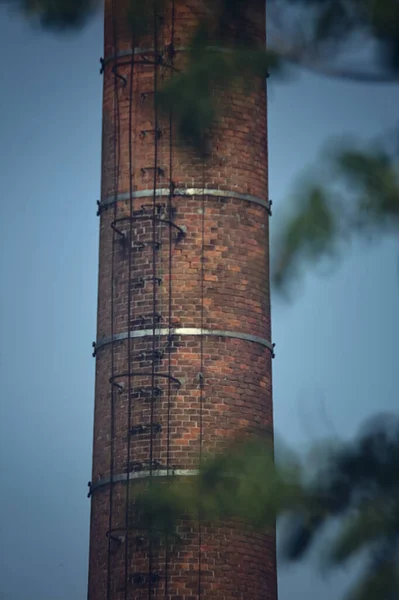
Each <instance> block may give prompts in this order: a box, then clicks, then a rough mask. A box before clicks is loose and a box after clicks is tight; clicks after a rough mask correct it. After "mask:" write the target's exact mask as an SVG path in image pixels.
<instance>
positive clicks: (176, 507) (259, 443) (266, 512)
mask: <svg viewBox="0 0 399 600" xmlns="http://www.w3.org/2000/svg"><path fill="white" fill-rule="evenodd" d="M299 481H300V480H299V472H298V470H297V468H295V467H294V466H293V465H285V467H284V469H281V470H277V469H276V468H275V466H274V461H273V451H272V447H271V445H270V443H267V442H265V440H259V439H257V440H251V441H248V440H247V441H243V440H237V441H236V442H235V443H233V444H232V445H231V446H230V447H229V448H228V449H227V451H226V453H222V454H219V455H217V456H213V457H208V458H207V459H205V460H204V462H203V465H202V468H201V469H200V472H199V476H198V477H185V478H183V480H179V479H178V478H175V477H173V478H172V479H171V480H170V481H169V482H168V483H167V484H166V485H165V484H164V483H162V482H157V481H154V483H153V484H152V486H151V488H150V489H147V490H145V491H143V493H142V494H141V495H140V496H139V497H138V498H137V506H138V507H139V511H140V515H141V519H142V522H144V523H146V524H147V525H151V527H155V528H162V527H164V528H166V529H167V532H168V533H170V532H171V531H174V529H175V527H176V524H177V522H178V521H179V520H180V519H181V518H182V517H183V516H185V515H186V516H187V515H188V516H190V517H191V518H194V519H195V518H197V516H198V515H201V519H202V520H204V521H212V522H215V521H216V522H217V521H218V520H225V519H229V518H231V519H238V520H239V521H240V522H244V523H246V524H247V526H252V527H255V528H256V529H257V530H259V529H269V528H270V527H273V526H274V523H275V519H276V515H277V514H278V513H279V511H281V510H282V507H285V508H286V509H288V507H291V506H292V505H293V503H294V502H295V503H298V502H299V496H300V483H299Z"/></svg>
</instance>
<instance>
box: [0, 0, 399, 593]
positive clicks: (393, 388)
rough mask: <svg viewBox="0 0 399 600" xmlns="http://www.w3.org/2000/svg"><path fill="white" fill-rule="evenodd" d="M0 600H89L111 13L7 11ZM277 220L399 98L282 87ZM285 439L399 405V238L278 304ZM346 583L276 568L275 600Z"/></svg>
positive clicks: (340, 88)
mask: <svg viewBox="0 0 399 600" xmlns="http://www.w3.org/2000/svg"><path fill="white" fill-rule="evenodd" d="M0 49H1V56H2V64H1V71H0V72H1V79H0V83H1V93H0V159H1V160H0V174H1V187H0V191H1V192H0V193H1V202H0V276H1V278H0V281H1V295H0V332H1V335H0V402H1V404H0V472H1V490H2V493H1V495H0V539H1V550H0V552H1V556H0V598H1V599H2V600H84V598H85V597H86V579H87V558H88V533H89V500H87V498H86V493H87V487H86V484H87V481H88V480H89V479H90V472H91V443H92V425H93V424H92V418H93V400H94V360H93V359H92V357H91V342H92V341H93V340H94V339H95V325H96V296H97V260H98V219H97V217H96V200H97V199H98V198H99V190H100V143H101V139H100V135H101V93H102V89H101V85H102V79H101V77H100V75H99V72H98V68H99V57H100V56H101V55H102V24H101V19H100V18H99V19H97V20H96V21H94V22H93V23H92V24H91V25H90V26H89V27H87V28H86V29H85V30H84V31H83V32H81V33H79V34H75V35H73V36H68V37H56V36H54V35H52V34H48V33H43V32H39V31H35V30H32V29H31V28H30V27H29V26H28V25H27V24H25V23H23V21H22V19H18V18H16V17H15V16H14V17H13V18H9V16H8V15H7V13H6V11H5V9H4V7H2V8H0ZM269 81H270V85H269V150H270V196H271V198H272V199H273V209H274V214H273V217H272V227H273V228H274V230H275V229H276V227H277V226H278V220H279V214H280V215H281V213H282V209H283V207H284V205H286V203H288V202H289V193H290V190H292V186H293V184H294V181H295V177H296V176H297V175H298V173H299V172H300V171H301V169H302V168H303V167H305V166H307V165H308V164H311V163H312V162H314V161H315V160H316V158H317V155H318V152H319V151H320V149H321V147H322V145H323V143H324V142H325V141H326V140H327V139H328V138H329V137H330V136H331V135H337V134H340V133H352V134H356V135H358V136H360V137H362V138H364V139H367V138H368V137H371V136H373V135H375V134H378V133H379V132H382V131H385V130H386V129H389V128H391V127H392V125H394V123H395V119H396V118H397V106H398V105H399V93H398V90H397V89H396V90H395V89H394V88H392V87H389V86H382V87H372V86H366V85H357V84H350V83H342V82H337V81H330V80H328V79H324V78H322V77H315V76H311V75H308V74H303V75H301V76H300V77H299V78H296V79H295V80H294V81H293V82H291V83H284V84H282V83H278V82H273V80H269ZM272 317H273V341H274V342H276V359H275V361H274V372H273V377H274V410H275V427H276V430H277V434H278V435H279V436H280V437H282V438H283V439H284V440H285V441H286V442H287V443H288V444H289V445H290V446H291V447H294V448H295V447H297V448H301V449H302V448H303V447H304V446H306V445H308V444H309V443H311V442H313V441H315V440H316V439H318V438H320V437H326V436H328V437H333V436H343V437H348V436H350V435H352V434H354V433H355V432H356V430H357V428H358V426H359V424H360V423H361V422H362V421H363V420H364V419H365V418H366V417H368V416H370V415H372V414H373V413H374V412H375V411H377V410H384V411H393V410H396V409H397V406H398V389H399V369H398V368H397V364H398V346H397V340H398V338H399V248H398V243H397V240H396V241H395V240H393V239H392V240H386V241H385V242H384V243H379V244H375V245H374V246H367V245H365V244H360V243H359V244H355V245H354V246H353V247H351V248H348V251H347V253H346V254H345V255H344V261H343V262H342V264H341V265H340V266H337V267H336V268H335V269H334V271H333V272H332V274H329V275H328V276H326V275H325V274H320V273H317V272H313V273H312V274H310V275H309V276H308V277H307V278H306V280H305V282H304V285H302V286H301V287H300V288H299V289H298V292H297V294H296V296H295V298H294V301H293V302H292V303H291V304H288V305H287V304H284V303H282V302H281V301H280V300H279V299H278V298H274V302H273V315H272ZM347 581H348V575H347V574H345V573H338V574H333V575H332V576H330V577H329V578H323V577H322V576H321V575H320V574H319V572H318V571H317V569H316V568H315V565H314V564H313V563H312V564H310V565H309V566H305V567H303V566H300V567H299V568H296V569H295V570H286V569H283V568H281V569H280V571H279V588H280V594H279V600H294V599H295V600H302V599H303V600H305V599H308V598H309V597H310V596H311V597H315V598H323V600H339V598H340V592H341V591H342V589H344V587H345V585H347Z"/></svg>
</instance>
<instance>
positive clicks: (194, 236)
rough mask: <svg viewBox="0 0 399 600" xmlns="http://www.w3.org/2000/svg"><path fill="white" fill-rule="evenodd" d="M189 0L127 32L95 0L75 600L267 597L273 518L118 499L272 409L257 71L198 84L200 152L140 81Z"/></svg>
mask: <svg viewBox="0 0 399 600" xmlns="http://www.w3.org/2000/svg"><path fill="white" fill-rule="evenodd" d="M205 6H206V5H205V4H203V3H202V2H201V1H200V0H191V3H190V4H189V3H187V2H181V1H178V0H175V2H172V0H171V1H169V2H168V3H166V4H165V3H164V6H163V8H162V10H161V9H160V8H159V9H158V14H156V15H155V16H154V15H152V17H151V20H150V23H149V32H148V35H147V36H145V35H141V36H140V39H138V37H137V36H132V33H131V29H130V28H129V25H128V23H129V21H128V18H127V11H126V3H124V1H123V0H122V1H121V0H106V2H105V43H104V58H103V60H102V72H103V77H104V93H103V141H102V188H101V201H100V203H99V210H98V213H99V218H100V251H99V284H98V285H99V287H98V329H97V340H96V343H95V345H94V353H93V354H94V355H95V358H96V388H95V412H94V444H93V471H92V480H91V483H90V487H89V496H90V498H91V530H90V565H89V592H88V598H89V600H127V599H129V600H139V599H141V600H144V599H146V598H150V597H159V598H167V599H168V600H197V599H198V600H199V599H200V598H203V599H207V600H208V599H216V598H217V599H219V600H222V599H223V600H230V599H231V600H232V599H233V598H234V599H241V600H260V599H263V600H276V599H277V590H276V558H275V537H274V532H272V533H270V534H263V533H262V534H261V533H254V532H253V531H252V532H251V531H250V530H249V529H248V528H246V527H245V526H244V527H243V526H242V525H240V524H238V523H233V522H221V523H219V524H218V525H215V524H212V525H209V524H205V523H202V524H201V525H200V524H199V523H198V521H196V520H193V521H189V520H187V521H184V522H182V523H181V525H180V526H179V528H178V531H177V534H178V538H176V539H172V540H170V539H169V540H167V541H166V542H165V541H163V542H161V541H160V540H159V539H158V537H157V536H156V534H154V532H153V534H152V536H151V537H150V536H149V534H148V531H146V530H145V529H141V528H140V522H139V521H137V520H136V518H135V511H134V497H135V490H137V486H139V485H142V484H149V483H150V482H151V481H153V480H154V478H155V477H156V478H157V481H159V480H160V478H162V480H164V481H167V480H168V479H167V478H168V477H181V478H186V477H195V475H196V473H197V470H198V468H199V462H200V459H201V456H202V455H203V453H204V452H209V451H219V450H222V449H223V448H224V447H225V446H226V444H227V443H228V441H229V440H231V439H232V437H234V436H235V435H236V434H237V433H238V432H239V431H241V430H242V429H245V430H246V431H247V432H249V433H250V434H251V432H252V433H254V434H259V433H260V432H264V431H268V432H271V431H272V426H273V416H272V384H271V359H272V354H273V348H272V344H271V329H270V294H269V235H268V228H269V212H270V207H269V202H268V181H267V121H266V84H265V82H264V81H263V80H261V79H259V80H256V79H254V82H253V85H252V86H251V88H250V89H246V88H244V86H242V85H241V84H240V82H236V83H235V84H234V85H233V86H232V87H231V88H230V89H229V90H215V94H216V97H217V99H218V105H219V111H220V112H219V119H218V121H217V124H216V125H215V127H214V128H213V129H212V131H211V132H210V135H209V140H208V155H207V157H206V160H205V159H203V158H201V157H200V156H199V155H198V153H196V151H195V150H193V149H189V148H187V147H185V146H184V145H182V144H181V143H180V141H179V139H178V137H177V134H176V119H175V118H174V115H173V113H172V115H166V114H164V113H162V112H161V111H160V109H159V107H158V104H157V101H156V100H155V97H156V95H155V94H154V92H156V91H157V90H159V89H160V88H161V87H162V86H163V85H164V84H165V83H166V82H167V80H168V79H169V78H170V77H173V76H176V77H179V73H180V72H181V69H182V68H184V63H185V61H186V57H187V47H188V44H189V41H190V37H191V35H192V32H193V31H194V29H195V27H196V25H197V24H198V21H199V19H200V18H201V16H202V15H204V14H205V13H204V11H205ZM257 10H258V11H259V12H258V13H257V14H256V18H255V19H254V21H253V22H252V25H248V28H252V29H251V30H250V31H249V33H251V35H252V36H254V37H255V39H257V40H259V41H260V42H264V38H265V14H264V6H262V3H261V6H260V8H259V9H257ZM243 26H244V25H243Z"/></svg>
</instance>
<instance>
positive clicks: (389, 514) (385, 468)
mask: <svg viewBox="0 0 399 600" xmlns="http://www.w3.org/2000/svg"><path fill="white" fill-rule="evenodd" d="M398 469H399V423H398V420H397V419H396V418H395V417H393V416H390V417H389V419H386V421H385V422H378V420H377V421H374V422H373V423H372V426H371V427H370V426H369V427H368V429H367V430H366V431H364V432H363V433H362V434H361V435H360V436H359V437H358V439H356V440H355V441H353V442H352V443H350V444H344V445H342V448H341V449H340V450H339V452H336V453H335V454H334V455H332V456H331V459H330V461H329V462H328V464H327V466H324V467H321V468H320V469H319V472H318V473H317V476H316V477H315V478H314V480H313V481H312V482H311V483H310V484H309V485H306V486H305V487H304V490H303V492H304V496H305V498H306V501H305V503H304V504H303V505H302V507H301V510H295V511H293V513H292V515H291V519H290V521H289V526H288V531H289V535H288V541H287V542H286V547H285V553H286V556H287V557H288V558H289V559H291V560H298V559H300V558H302V557H303V556H304V555H305V553H306V552H307V551H308V550H309V548H310V547H311V546H312V543H313V542H314V540H315V539H316V538H317V536H319V535H320V533H321V532H322V531H323V527H324V526H325V525H326V523H328V522H329V521H330V520H331V519H336V518H337V517H339V518H340V524H341V527H340V529H339V532H338V534H337V536H336V539H335V541H334V542H333V544H332V547H331V548H330V550H329V552H328V561H329V564H330V566H336V565H339V564H342V563H345V562H346V561H348V560H350V559H351V558H352V557H353V556H356V555H359V554H360V553H364V552H367V556H368V560H369V565H368V568H367V571H366V572H365V574H364V577H363V578H362V580H361V582H360V584H358V585H357V586H356V587H355V588H354V589H353V590H351V592H350V595H349V599H351V600H352V599H353V600H379V599H380V598H384V600H385V599H387V600H389V599H390V598H392V599H393V598H397V597H398V594H399V578H398V575H399V573H398V568H399V563H398V552H399V481H398V479H397V473H398ZM304 507H305V510H304Z"/></svg>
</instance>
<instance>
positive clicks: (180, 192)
mask: <svg viewBox="0 0 399 600" xmlns="http://www.w3.org/2000/svg"><path fill="white" fill-rule="evenodd" d="M155 196H159V197H162V196H166V197H169V196H170V190H169V188H159V189H156V190H155ZM173 196H216V197H219V198H233V199H234V200H245V201H246V202H252V203H254V204H259V206H263V208H266V210H267V212H268V213H269V214H270V202H269V201H268V200H265V199H264V198H258V197H257V196H252V195H251V194H240V193H239V192H233V191H232V190H215V189H207V188H185V187H183V188H175V189H174V190H173ZM153 197H154V190H152V189H151V190H139V191H137V192H133V194H132V198H153ZM128 200H130V193H129V192H125V193H123V194H117V195H116V196H115V195H112V196H107V197H106V198H104V200H102V201H101V202H100V208H105V207H108V206H111V205H112V204H114V203H115V202H126V201H128Z"/></svg>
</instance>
